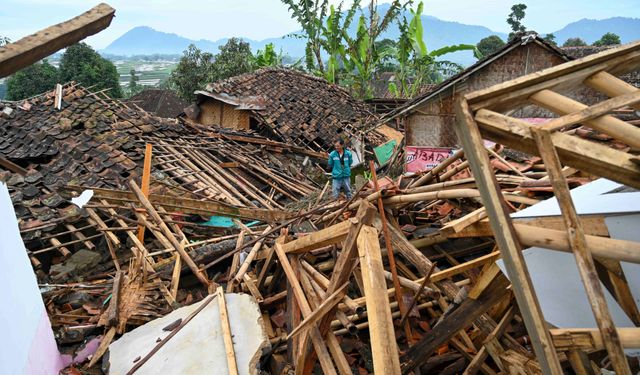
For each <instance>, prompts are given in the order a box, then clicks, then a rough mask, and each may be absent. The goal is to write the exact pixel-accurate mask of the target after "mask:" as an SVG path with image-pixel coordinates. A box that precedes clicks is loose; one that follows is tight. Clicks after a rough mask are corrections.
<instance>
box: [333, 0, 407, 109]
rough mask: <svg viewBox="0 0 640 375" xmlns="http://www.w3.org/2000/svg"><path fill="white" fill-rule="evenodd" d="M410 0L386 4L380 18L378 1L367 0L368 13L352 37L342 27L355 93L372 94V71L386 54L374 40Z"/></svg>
mask: <svg viewBox="0 0 640 375" xmlns="http://www.w3.org/2000/svg"><path fill="white" fill-rule="evenodd" d="M410 3H411V1H401V0H394V1H392V2H391V3H390V4H389V9H388V10H387V12H386V13H385V14H384V16H383V17H380V14H378V11H377V1H375V0H372V1H371V2H370V3H369V15H368V17H365V16H364V14H363V15H361V16H360V19H359V21H358V27H357V29H356V35H355V37H351V36H350V35H349V34H348V30H347V29H343V39H344V41H345V42H346V44H347V48H346V55H345V59H344V60H345V66H346V68H347V69H351V71H352V72H353V73H354V77H353V78H354V79H353V81H354V87H353V89H354V93H355V94H356V95H357V96H359V97H361V98H370V97H372V96H373V88H372V83H373V81H374V76H375V71H376V68H377V67H378V65H379V64H380V61H381V60H382V59H383V58H384V57H385V56H386V53H387V51H379V50H378V49H377V48H376V42H377V40H378V38H379V36H380V34H382V33H383V32H384V31H385V30H386V29H387V28H388V27H389V26H390V25H391V23H392V22H393V20H394V19H396V18H397V17H398V14H399V13H400V11H401V10H402V9H404V8H405V7H406V6H407V5H408V4H410Z"/></svg>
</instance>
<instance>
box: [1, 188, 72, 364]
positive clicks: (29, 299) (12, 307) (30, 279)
mask: <svg viewBox="0 0 640 375" xmlns="http://www.w3.org/2000/svg"><path fill="white" fill-rule="evenodd" d="M43 319H48V317H47V315H46V311H45V307H44V303H43V302H42V297H41V295H40V290H39V289H38V284H37V280H36V277H35V274H34V273H33V270H32V268H31V264H30V262H29V258H28V256H27V253H26V251H25V247H24V243H23V242H22V238H21V237H20V230H19V229H18V222H17V221H16V215H15V212H14V210H13V204H12V203H11V199H10V197H9V191H8V189H7V186H6V185H5V184H4V183H0V332H2V336H1V337H2V339H1V340H0V374H3V375H13V374H47V375H48V374H57V373H58V371H59V370H60V369H59V368H57V367H58V366H59V363H60V358H59V353H58V351H57V347H56V343H55V341H54V339H53V332H51V326H50V324H48V323H49V322H48V320H46V321H44V320H43ZM56 355H57V358H56Z"/></svg>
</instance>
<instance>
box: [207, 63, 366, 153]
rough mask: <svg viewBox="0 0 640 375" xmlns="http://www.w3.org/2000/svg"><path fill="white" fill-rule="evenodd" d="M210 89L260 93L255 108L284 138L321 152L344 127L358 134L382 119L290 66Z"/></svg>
mask: <svg viewBox="0 0 640 375" xmlns="http://www.w3.org/2000/svg"><path fill="white" fill-rule="evenodd" d="M206 90H207V91H208V92H211V93H216V94H226V95H230V96H232V97H236V98H240V99H241V98H245V97H254V98H255V97H259V98H260V99H261V100H262V103H263V104H264V109H261V110H254V111H252V112H253V113H254V114H255V116H256V117H257V118H258V119H260V120H261V121H262V123H263V124H264V125H266V126H268V128H269V129H271V131H272V132H273V133H275V134H276V135H277V137H278V138H280V139H281V140H283V141H285V142H290V143H293V144H296V145H301V146H308V147H311V148H313V149H316V150H321V149H325V150H326V149H328V148H330V147H331V143H332V141H333V140H335V139H337V137H338V136H339V133H340V132H342V131H345V132H347V133H348V134H350V135H354V134H356V133H357V132H358V131H359V130H360V129H361V128H363V126H364V125H365V124H368V123H370V122H372V120H374V119H375V118H376V115H375V114H373V113H372V112H371V111H370V110H369V108H368V106H367V105H366V104H365V103H363V102H361V101H359V100H356V99H354V98H353V97H351V95H349V93H347V92H346V91H345V90H344V89H343V88H341V87H339V86H338V85H334V84H330V83H329V82H327V81H326V80H324V79H322V78H319V77H315V76H312V75H309V74H305V73H303V72H300V71H297V70H294V69H288V68H264V69H260V70H258V71H256V72H253V73H247V74H243V75H239V76H236V77H232V78H229V79H226V80H223V81H219V82H215V83H212V84H209V85H207V87H206Z"/></svg>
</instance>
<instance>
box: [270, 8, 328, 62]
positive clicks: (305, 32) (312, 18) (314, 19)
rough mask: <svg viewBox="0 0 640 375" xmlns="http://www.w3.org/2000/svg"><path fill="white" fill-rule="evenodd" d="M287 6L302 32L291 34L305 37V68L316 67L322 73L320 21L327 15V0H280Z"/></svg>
mask: <svg viewBox="0 0 640 375" xmlns="http://www.w3.org/2000/svg"><path fill="white" fill-rule="evenodd" d="M282 2H283V3H284V4H285V5H287V6H288V7H289V11H290V12H291V18H293V19H295V20H296V21H298V23H299V24H300V26H301V27H302V34H291V36H294V37H297V38H306V39H307V44H306V46H305V63H306V66H307V70H309V71H313V70H315V69H317V70H318V71H319V72H320V73H321V74H324V62H323V61H322V52H321V50H322V45H321V43H320V39H321V33H322V27H323V26H322V21H323V20H324V19H325V18H326V16H327V10H328V9H329V1H328V0H282Z"/></svg>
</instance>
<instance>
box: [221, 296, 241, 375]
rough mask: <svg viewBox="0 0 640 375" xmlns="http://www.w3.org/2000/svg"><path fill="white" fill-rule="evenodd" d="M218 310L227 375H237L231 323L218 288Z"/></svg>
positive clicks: (225, 304) (225, 302) (223, 298)
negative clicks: (225, 354) (227, 369)
mask: <svg viewBox="0 0 640 375" xmlns="http://www.w3.org/2000/svg"><path fill="white" fill-rule="evenodd" d="M216 293H217V294H218V308H219V310H220V325H221V327H222V338H223V340H224V348H225V351H226V353H227V366H228V368H229V375H238V363H237V362H236V352H235V349H234V348H233V333H232V332H231V321H230V320H229V312H228V311H227V301H226V300H225V297H224V290H223V289H222V287H221V286H219V287H218V289H217V291H216Z"/></svg>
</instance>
